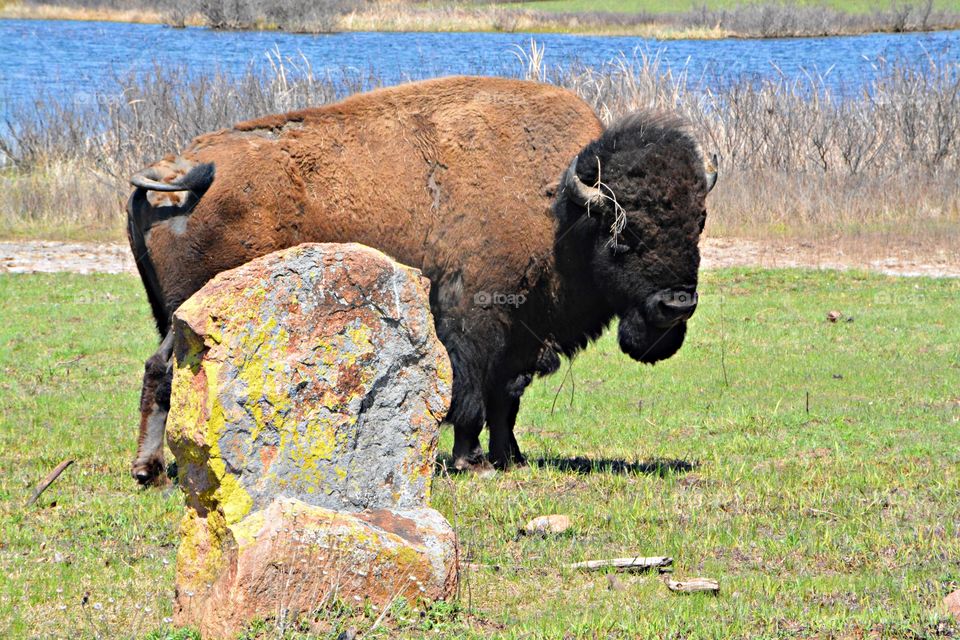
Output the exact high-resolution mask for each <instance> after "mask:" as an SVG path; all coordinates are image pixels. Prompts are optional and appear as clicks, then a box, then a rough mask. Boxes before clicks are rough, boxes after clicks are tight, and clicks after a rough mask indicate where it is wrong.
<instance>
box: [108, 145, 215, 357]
mask: <svg viewBox="0 0 960 640" xmlns="http://www.w3.org/2000/svg"><path fill="white" fill-rule="evenodd" d="M214 176H215V171H214V166H213V163H203V164H198V165H197V166H195V167H193V168H192V169H191V170H190V171H189V172H187V173H186V175H183V176H181V177H180V178H178V179H176V180H174V181H172V182H161V181H160V179H159V174H158V173H157V171H156V170H155V169H153V168H149V169H145V170H144V171H141V172H139V173H137V174H135V175H134V176H133V177H132V178H130V184H132V185H133V186H134V187H136V188H135V189H134V191H133V193H132V194H131V195H130V200H129V201H128V202H127V239H128V240H129V241H130V250H131V251H132V252H133V258H134V260H135V261H136V263H137V271H139V272H140V279H141V280H142V281H143V287H144V289H146V291H147V299H148V300H149V301H150V309H151V310H152V311H153V318H154V320H155V321H156V323H157V330H158V331H159V332H160V337H161V338H162V337H163V336H165V335H166V334H167V331H168V330H169V329H170V317H169V313H168V312H167V308H166V304H165V303H164V299H163V290H162V289H161V288H160V279H159V278H158V277H157V272H156V269H155V268H154V266H153V261H152V260H151V259H150V251H149V250H148V248H147V232H149V231H150V228H151V227H152V226H153V225H154V224H156V223H157V222H161V221H163V220H166V219H167V218H170V217H173V216H176V215H184V214H187V213H189V212H190V210H191V209H193V207H194V206H196V204H197V202H199V201H200V198H202V197H203V194H204V193H206V192H207V189H209V188H210V185H211V184H213V179H214ZM148 191H162V192H173V191H186V192H188V193H189V196H188V197H187V198H185V199H184V200H183V203H182V204H181V205H179V206H165V207H154V206H153V205H151V204H150V202H149V200H147V192H148Z"/></svg>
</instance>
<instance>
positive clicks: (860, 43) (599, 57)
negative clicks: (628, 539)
mask: <svg viewBox="0 0 960 640" xmlns="http://www.w3.org/2000/svg"><path fill="white" fill-rule="evenodd" d="M531 38H534V39H535V40H536V41H537V42H538V43H540V44H542V45H544V46H545V47H546V62H547V64H548V65H550V66H554V65H569V64H571V63H573V62H576V61H579V62H581V63H586V64H590V65H600V64H603V63H605V62H609V61H611V60H614V59H616V58H617V57H618V56H619V55H621V54H625V55H627V56H632V55H633V54H634V52H636V51H642V52H646V53H647V54H656V53H657V52H659V55H660V56H661V59H662V60H663V62H664V63H665V64H666V65H669V66H670V67H671V68H673V69H674V70H681V69H685V70H686V73H687V76H688V78H690V79H692V80H694V81H699V80H704V81H706V82H717V81H722V80H724V79H727V80H729V79H734V78H740V77H743V76H748V77H753V78H762V77H770V76H778V75H780V74H784V75H785V76H787V77H788V78H798V77H803V76H804V75H805V74H808V73H813V74H817V75H820V76H826V79H827V82H828V83H829V84H831V85H832V86H833V87H835V88H836V87H851V86H858V85H860V84H861V83H862V82H863V81H864V80H867V79H869V77H870V76H871V75H872V74H874V73H875V72H876V64H877V62H878V61H879V60H883V59H894V58H896V59H901V60H905V61H908V62H915V63H916V64H918V65H922V64H923V62H924V61H925V60H926V59H927V57H928V56H929V55H933V56H935V57H936V56H941V55H943V53H944V52H947V54H948V55H951V54H952V55H955V54H956V53H957V52H960V31H952V32H940V33H933V34H878V35H866V36H851V37H836V38H825V39H824V38H785V39H776V40H718V41H700V40H674V41H663V42H661V41H657V40H652V39H644V38H635V37H600V36H571V35H553V34H549V35H548V34H537V35H534V36H531V35H524V34H479V33H344V34H339V35H319V36H310V35H292V34H284V33H276V32H215V31H210V30H207V29H200V28H190V29H179V30H177V29H170V28H168V27H163V26H159V25H137V24H120V23H103V22H64V21H31V20H0V116H2V115H3V112H4V111H5V110H7V109H9V108H10V107H11V105H15V104H18V103H23V102H24V101H29V100H30V99H32V98H34V97H36V96H37V95H38V94H41V93H42V94H44V95H46V96H53V97H56V98H58V99H64V100H70V99H71V98H72V97H73V96H74V95H76V94H78V93H86V94H89V93H91V92H95V91H101V90H109V88H110V86H111V82H112V81H113V79H114V78H116V77H118V76H123V75H126V74H128V73H129V72H131V71H138V70H147V69H149V68H150V67H152V66H153V65H157V64H159V65H164V66H165V65H176V66H180V65H188V66H189V67H190V68H191V69H192V70H194V71H195V72H196V73H203V72H210V71H213V70H217V69H218V70H220V71H222V72H225V73H231V74H233V73H236V74H239V73H242V72H243V71H245V70H246V69H247V68H249V66H250V65H251V64H252V65H256V66H260V65H266V64H267V57H266V56H267V53H268V52H270V51H278V52H279V53H280V55H281V56H284V57H288V56H289V57H295V58H299V57H300V56H301V55H302V56H304V57H305V58H306V59H307V60H308V61H309V63H310V65H311V66H312V68H313V71H314V73H315V74H316V75H323V74H325V73H326V72H331V73H334V74H338V73H339V72H341V71H343V70H345V69H346V70H354V71H357V72H360V73H364V74H366V73H369V72H371V71H373V72H375V74H376V76H377V77H379V78H381V79H382V80H384V81H385V82H387V83H395V82H399V81H402V80H406V79H411V78H422V77H426V76H435V75H447V74H454V73H472V74H488V75H516V74H517V73H518V72H519V70H520V69H521V65H520V63H519V62H518V60H517V57H516V55H515V52H516V51H517V47H520V48H522V49H526V50H529V43H530V39H531Z"/></svg>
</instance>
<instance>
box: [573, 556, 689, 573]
mask: <svg viewBox="0 0 960 640" xmlns="http://www.w3.org/2000/svg"><path fill="white" fill-rule="evenodd" d="M672 564H673V558H670V557H667V556H654V557H650V558H640V557H637V558H613V559H612V560H587V561H585V562H574V563H573V564H569V565H567V567H568V568H570V569H586V570H587V571H599V570H601V569H616V570H617V571H647V570H649V569H659V568H661V567H669V566H670V565H672Z"/></svg>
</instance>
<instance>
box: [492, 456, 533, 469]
mask: <svg viewBox="0 0 960 640" xmlns="http://www.w3.org/2000/svg"><path fill="white" fill-rule="evenodd" d="M490 462H492V463H493V466H494V467H496V468H497V469H500V470H502V471H503V470H506V469H512V468H515V467H525V466H527V459H526V458H525V457H524V455H523V454H522V453H519V452H517V453H512V454H510V455H504V456H492V457H491V459H490Z"/></svg>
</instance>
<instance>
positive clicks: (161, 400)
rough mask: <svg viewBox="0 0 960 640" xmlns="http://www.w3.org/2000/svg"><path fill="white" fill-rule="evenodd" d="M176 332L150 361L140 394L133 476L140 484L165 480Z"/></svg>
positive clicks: (164, 340) (167, 338)
mask: <svg viewBox="0 0 960 640" xmlns="http://www.w3.org/2000/svg"><path fill="white" fill-rule="evenodd" d="M172 354H173V332H172V331H171V332H168V333H167V335H166V337H165V338H164V339H163V341H162V342H161V343H160V347H159V348H158V349H157V352H156V353H154V354H153V355H152V356H150V358H149V359H148V360H147V362H146V364H145V365H144V372H143V388H142V389H141V391H140V437H139V439H138V442H137V457H136V458H135V459H134V461H133V465H132V466H131V469H130V471H131V473H132V474H133V477H134V478H136V480H137V482H139V483H140V484H141V485H151V484H152V485H159V484H162V483H163V481H164V476H163V472H164V462H163V434H164V430H165V429H166V425H167V412H168V411H169V410H170V383H171V379H172V377H173V369H172V363H171V356H172Z"/></svg>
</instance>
